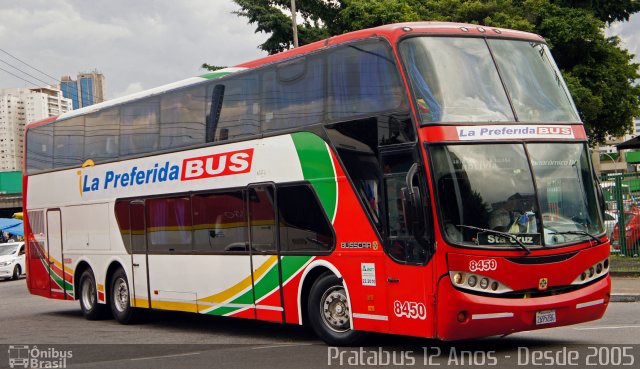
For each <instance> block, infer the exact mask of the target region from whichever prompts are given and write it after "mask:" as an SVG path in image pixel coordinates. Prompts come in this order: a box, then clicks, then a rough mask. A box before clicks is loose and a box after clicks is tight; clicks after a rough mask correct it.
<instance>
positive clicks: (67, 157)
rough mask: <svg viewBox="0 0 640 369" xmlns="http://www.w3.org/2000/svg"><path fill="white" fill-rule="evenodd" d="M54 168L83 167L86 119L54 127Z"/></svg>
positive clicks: (61, 123)
mask: <svg viewBox="0 0 640 369" xmlns="http://www.w3.org/2000/svg"><path fill="white" fill-rule="evenodd" d="M54 145H55V147H54V149H53V152H54V153H53V155H54V158H53V166H54V167H55V168H60V167H68V166H79V165H82V162H83V157H84V117H76V118H72V119H67V120H63V121H60V122H56V124H55V125H54Z"/></svg>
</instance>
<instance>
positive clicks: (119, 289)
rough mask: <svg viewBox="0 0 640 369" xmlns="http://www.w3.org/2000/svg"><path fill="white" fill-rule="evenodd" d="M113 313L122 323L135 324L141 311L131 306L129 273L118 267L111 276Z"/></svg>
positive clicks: (110, 300)
mask: <svg viewBox="0 0 640 369" xmlns="http://www.w3.org/2000/svg"><path fill="white" fill-rule="evenodd" d="M110 292H111V295H110V299H109V302H110V304H111V313H112V314H113V317H114V318H115V320H117V321H118V323H121V324H133V323H135V322H136V321H137V320H138V315H139V312H138V311H137V309H136V308H134V307H133V306H131V293H130V290H129V280H128V279H127V274H126V273H125V272H124V270H122V269H118V270H117V271H116V272H115V273H113V276H112V277H111V291H110Z"/></svg>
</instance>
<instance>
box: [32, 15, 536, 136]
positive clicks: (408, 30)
mask: <svg viewBox="0 0 640 369" xmlns="http://www.w3.org/2000/svg"><path fill="white" fill-rule="evenodd" d="M408 34H434V35H462V36H476V37H477V36H480V37H503V38H517V39H523V40H531V41H544V39H543V38H542V37H541V36H539V35H536V34H533V33H529V32H522V31H516V30H510V29H504V28H496V27H486V26H480V25H477V24H466V23H450V22H407V23H394V24H388V25H384V26H379V27H374V28H368V29H363V30H359V31H354V32H349V33H345V34H342V35H338V36H333V37H330V38H327V39H324V40H321V41H317V42H314V43H311V44H308V45H304V46H300V47H297V48H295V49H291V50H287V51H283V52H281V53H278V54H274V55H269V56H267V57H264V58H261V59H256V60H253V61H249V62H246V63H242V64H239V65H237V66H235V67H231V68H224V69H220V70H217V71H215V72H211V73H206V74H203V75H200V76H198V77H191V78H187V79H184V80H181V81H177V82H173V83H169V84H166V85H163V86H159V87H155V88H152V89H149V90H145V91H140V92H136V93H134V94H131V95H127V96H122V97H118V98H115V99H111V100H107V101H105V102H101V103H98V104H94V105H91V106H87V107H84V108H80V109H77V110H72V111H69V112H66V113H64V114H61V115H60V116H58V117H49V118H46V119H43V120H40V121H36V122H30V123H27V125H26V128H33V127H37V126H40V125H43V124H47V123H50V122H52V121H55V120H58V119H67V118H71V117H75V116H79V115H84V114H88V113H92V112H96V111H99V110H102V109H104V108H107V107H110V106H114V105H118V104H121V103H124V102H128V101H132V100H137V99H142V98H145V97H149V96H153V95H157V94H160V93H162V92H165V91H169V90H173V89H177V88H180V87H186V86H190V85H193V84H196V83H199V82H202V81H205V80H209V79H215V78H220V77H222V76H225V75H227V74H231V73H235V72H238V71H241V70H245V69H251V68H257V67H260V66H263V65H267V64H271V63H275V62H278V61H282V60H286V59H290V58H293V57H296V56H298V55H301V54H306V53H310V52H313V51H315V50H320V49H322V48H325V47H330V46H335V45H338V44H342V43H345V42H349V41H354V40H360V39H366V38H371V37H385V38H387V39H388V40H389V41H390V42H391V43H395V42H396V41H397V40H398V39H399V38H400V37H401V36H404V35H408Z"/></svg>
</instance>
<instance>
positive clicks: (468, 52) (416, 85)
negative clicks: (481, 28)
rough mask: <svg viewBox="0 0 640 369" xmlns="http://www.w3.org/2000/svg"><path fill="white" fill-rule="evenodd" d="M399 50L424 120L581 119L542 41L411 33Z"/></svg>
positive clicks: (563, 120) (567, 120) (551, 120)
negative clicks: (414, 35) (433, 35)
mask: <svg viewBox="0 0 640 369" xmlns="http://www.w3.org/2000/svg"><path fill="white" fill-rule="evenodd" d="M400 53H401V55H402V58H403V59H404V63H405V66H406V69H407V71H408V74H409V77H410V81H411V85H412V88H413V93H414V96H415V99H416V106H417V108H418V111H419V114H420V120H421V123H423V124H428V123H440V122H461V123H462V122H516V121H518V122H541V123H555V122H579V121H580V119H579V118H578V114H577V112H576V110H575V107H574V105H573V102H572V100H571V97H570V95H569V92H568V89H567V87H566V85H565V83H564V81H563V80H562V76H561V75H560V72H559V71H558V68H557V67H556V65H555V63H554V61H553V59H552V58H551V54H550V53H549V49H548V48H547V47H546V46H545V45H544V44H542V43H537V42H530V41H514V40H502V39H490V40H485V39H483V38H458V37H414V38H410V39H407V40H405V41H402V42H401V44H400ZM492 54H493V55H492ZM494 60H495V63H494ZM505 88H506V90H505ZM509 99H510V100H509ZM510 101H511V103H512V105H510Z"/></svg>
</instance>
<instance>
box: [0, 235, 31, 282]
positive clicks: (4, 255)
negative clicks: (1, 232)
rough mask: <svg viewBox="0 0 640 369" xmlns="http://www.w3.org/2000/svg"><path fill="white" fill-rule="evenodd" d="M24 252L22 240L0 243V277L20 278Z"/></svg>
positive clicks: (22, 271)
mask: <svg viewBox="0 0 640 369" xmlns="http://www.w3.org/2000/svg"><path fill="white" fill-rule="evenodd" d="M24 254H25V250H24V242H11V243H0V278H7V279H9V278H12V279H18V278H20V276H21V275H22V274H23V273H24V272H25V268H24V264H25V257H24Z"/></svg>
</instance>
